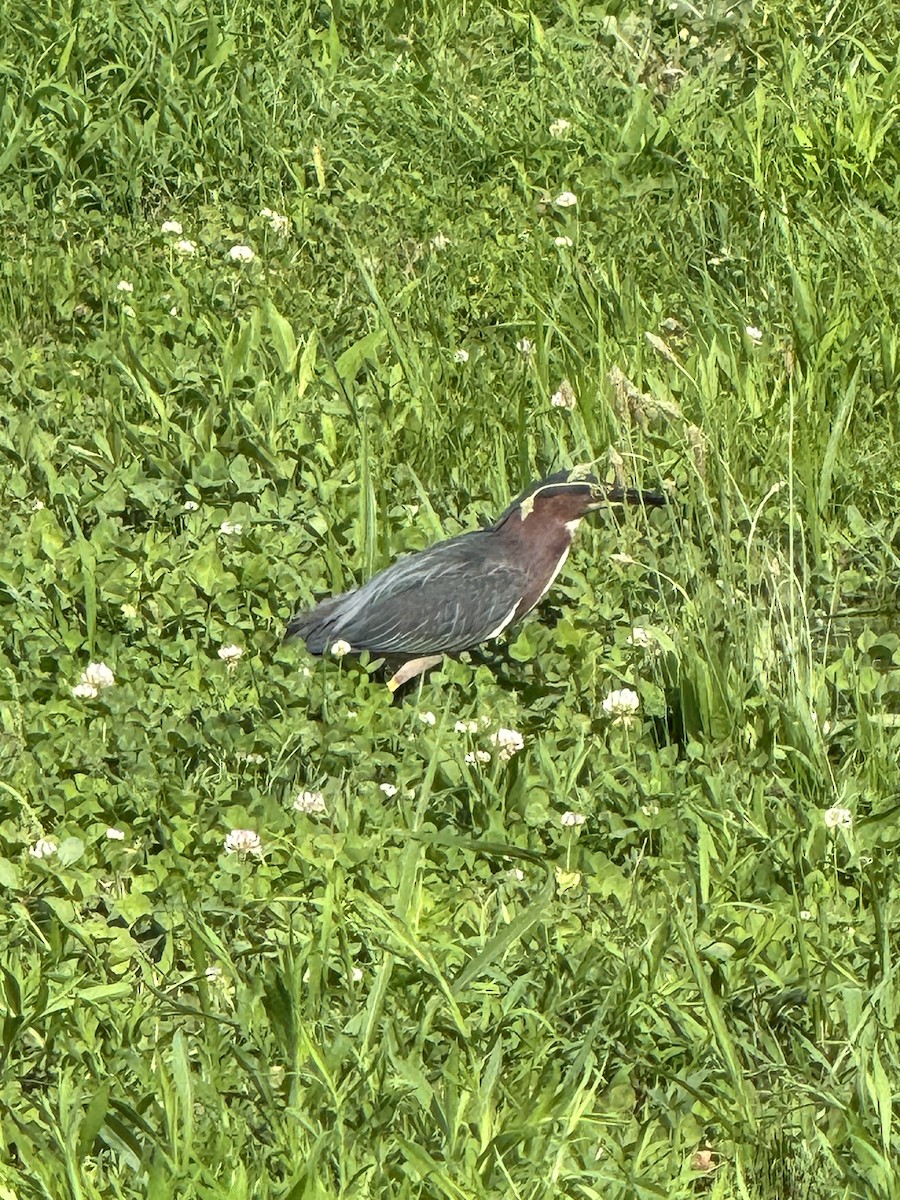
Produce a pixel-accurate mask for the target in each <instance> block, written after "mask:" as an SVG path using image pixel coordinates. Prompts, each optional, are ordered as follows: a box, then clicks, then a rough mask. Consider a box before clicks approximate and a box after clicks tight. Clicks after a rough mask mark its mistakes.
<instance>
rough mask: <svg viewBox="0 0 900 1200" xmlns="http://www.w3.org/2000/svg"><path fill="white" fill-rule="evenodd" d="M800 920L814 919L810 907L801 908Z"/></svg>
mask: <svg viewBox="0 0 900 1200" xmlns="http://www.w3.org/2000/svg"><path fill="white" fill-rule="evenodd" d="M800 920H801V921H811V920H812V913H811V912H810V911H809V909H808V908H801V909H800Z"/></svg>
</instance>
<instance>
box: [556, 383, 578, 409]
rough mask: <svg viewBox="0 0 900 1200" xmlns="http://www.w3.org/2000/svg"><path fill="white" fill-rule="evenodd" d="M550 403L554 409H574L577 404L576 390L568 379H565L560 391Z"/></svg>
mask: <svg viewBox="0 0 900 1200" xmlns="http://www.w3.org/2000/svg"><path fill="white" fill-rule="evenodd" d="M550 403H551V404H552V405H553V407H554V408H569V409H572V408H574V407H575V405H576V403H577V399H576V396H575V389H574V388H573V387H572V385H571V383H569V381H568V379H564V380H563V381H562V383H561V384H560V385H559V387H558V389H557V390H556V391H555V392H554V393H553V395H552V396H551V397H550Z"/></svg>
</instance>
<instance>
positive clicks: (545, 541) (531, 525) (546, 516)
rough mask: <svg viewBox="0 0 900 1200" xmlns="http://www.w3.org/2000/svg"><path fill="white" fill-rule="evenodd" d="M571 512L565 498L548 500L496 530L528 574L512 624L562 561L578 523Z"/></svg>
mask: <svg viewBox="0 0 900 1200" xmlns="http://www.w3.org/2000/svg"><path fill="white" fill-rule="evenodd" d="M572 510H573V505H572V502H571V499H570V498H569V497H565V496H558V497H552V498H550V499H547V500H544V501H543V502H542V503H541V504H539V505H536V506H535V508H534V509H533V511H532V512H530V513H529V514H528V516H527V517H526V518H525V520H524V521H523V520H522V518H521V516H520V514H519V513H518V512H514V513H511V514H510V515H509V517H507V519H506V520H505V521H504V522H503V524H502V526H501V527H500V529H499V530H498V533H499V534H500V535H501V537H502V538H503V539H504V541H505V542H506V543H507V545H509V547H510V549H511V550H513V552H514V553H517V554H518V556H519V558H520V561H521V562H522V563H523V564H524V566H525V567H526V569H527V572H528V577H527V581H526V585H525V592H524V594H523V596H522V599H521V600H520V602H519V605H518V607H517V608H516V612H515V616H514V617H513V620H518V619H519V617H523V616H524V615H525V613H527V612H530V610H531V609H532V608H534V606H535V605H536V604H537V603H538V601H539V600H540V599H541V598H542V597H543V596H544V594H545V593H546V592H547V590H548V589H549V587H550V585H551V584H552V583H553V581H554V579H555V578H556V576H557V575H558V573H559V571H560V570H561V568H562V566H563V563H564V562H565V561H566V558H567V556H568V553H569V549H570V547H571V545H572V539H573V538H574V536H575V530H576V529H577V528H578V525H579V523H580V520H581V517H580V514H577V513H575V512H573V511H572Z"/></svg>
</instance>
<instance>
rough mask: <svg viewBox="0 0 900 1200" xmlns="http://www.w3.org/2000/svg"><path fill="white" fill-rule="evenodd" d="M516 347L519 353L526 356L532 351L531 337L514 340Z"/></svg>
mask: <svg viewBox="0 0 900 1200" xmlns="http://www.w3.org/2000/svg"><path fill="white" fill-rule="evenodd" d="M516 349H517V350H518V352H519V353H520V354H524V355H525V357H526V358H528V356H529V355H530V354H533V353H534V342H533V341H532V340H531V338H527V337H525V338H519V340H518V341H517V342H516Z"/></svg>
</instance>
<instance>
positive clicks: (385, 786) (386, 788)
mask: <svg viewBox="0 0 900 1200" xmlns="http://www.w3.org/2000/svg"><path fill="white" fill-rule="evenodd" d="M378 790H379V792H384V794H385V796H387V798H388V800H393V798H394V797H395V796H396V795H397V787H396V785H395V784H393V783H379V785H378Z"/></svg>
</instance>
